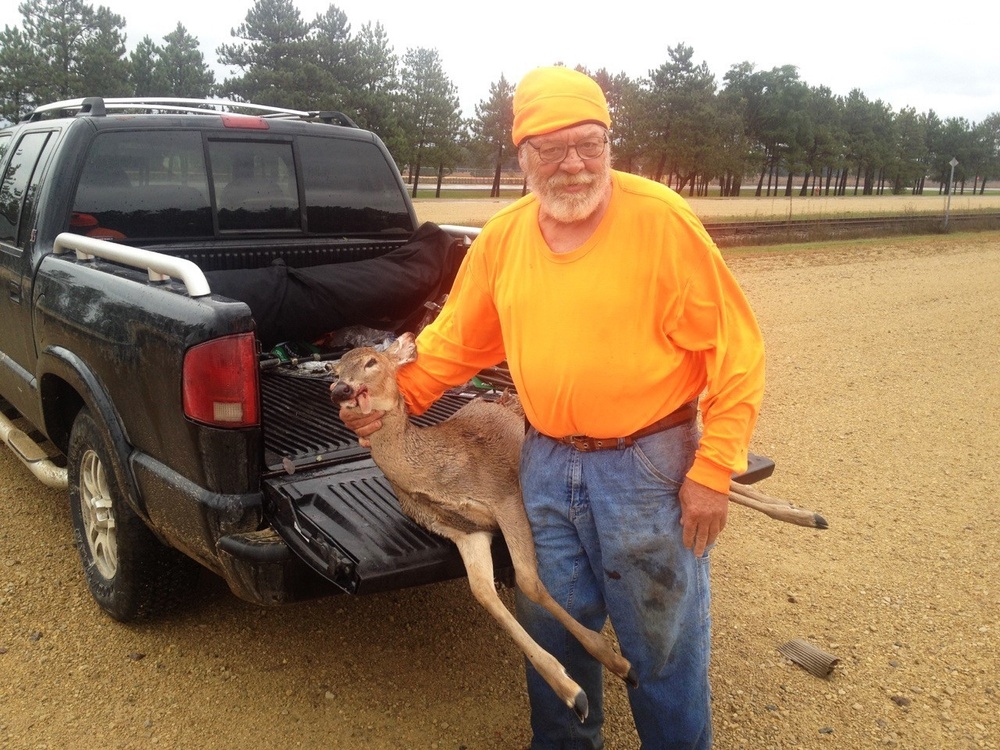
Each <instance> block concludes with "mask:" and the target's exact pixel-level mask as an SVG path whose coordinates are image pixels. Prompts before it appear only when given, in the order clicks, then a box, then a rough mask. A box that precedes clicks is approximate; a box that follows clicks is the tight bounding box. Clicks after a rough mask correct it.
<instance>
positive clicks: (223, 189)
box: [70, 130, 412, 240]
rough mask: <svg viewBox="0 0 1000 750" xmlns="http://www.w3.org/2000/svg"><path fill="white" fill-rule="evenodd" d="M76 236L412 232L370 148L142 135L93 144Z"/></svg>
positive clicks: (395, 187)
mask: <svg viewBox="0 0 1000 750" xmlns="http://www.w3.org/2000/svg"><path fill="white" fill-rule="evenodd" d="M303 199H304V202H305V208H304V210H303V206H302V202H303ZM213 201H214V203H213ZM70 229H71V230H72V231H75V232H79V233H81V234H86V235H89V236H92V237H102V238H105V239H142V240H153V239H171V238H193V237H212V236H216V235H220V234H221V235H226V234H231V233H240V232H253V233H274V232H278V233H281V234H288V233H300V234H301V233H308V234H324V235H329V234H338V235H345V234H357V233H366V234H370V233H373V232H385V231H393V230H402V231H411V230H412V224H411V219H410V214H409V210H408V204H407V202H406V197H405V195H404V193H403V191H402V189H401V188H400V186H399V183H398V181H397V179H396V174H395V171H394V169H393V168H392V167H391V165H390V162H388V161H387V160H386V159H385V158H384V157H383V155H382V152H381V151H380V150H379V149H378V148H377V147H376V146H375V145H374V144H372V143H369V142H364V141H355V140H347V139H340V138H323V137H318V136H300V137H299V138H298V140H297V141H295V140H292V139H289V138H285V139H283V140H282V139H280V138H276V139H269V140H265V139H250V140H234V139H231V138H226V137H216V136H214V135H209V136H208V137H207V138H206V139H204V140H203V138H202V133H201V132H199V131H149V130H146V131H116V132H106V133H101V134H100V135H98V136H97V137H96V138H95V139H94V142H93V144H92V146H91V148H90V151H89V152H88V154H87V159H86V163H85V165H84V169H83V172H82V174H81V178H80V183H79V187H78V188H77V193H76V198H75V200H74V204H73V215H72V219H71V226H70Z"/></svg>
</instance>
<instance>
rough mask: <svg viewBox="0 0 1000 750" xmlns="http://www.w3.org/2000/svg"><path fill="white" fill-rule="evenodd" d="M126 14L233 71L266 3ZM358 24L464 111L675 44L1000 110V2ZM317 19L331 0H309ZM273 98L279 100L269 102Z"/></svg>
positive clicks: (550, 5)
mask: <svg viewBox="0 0 1000 750" xmlns="http://www.w3.org/2000/svg"><path fill="white" fill-rule="evenodd" d="M90 3H91V5H93V6H94V7H96V6H98V5H107V6H108V7H109V8H111V9H112V10H113V11H114V12H116V13H118V14H119V15H121V16H124V18H125V20H126V22H127V23H126V28H125V31H126V34H127V36H128V41H127V45H128V48H129V50H131V49H133V48H134V47H135V45H136V43H137V42H138V41H139V40H140V39H142V37H143V36H146V35H148V36H150V37H151V38H152V39H153V40H154V41H155V42H157V43H162V41H163V36H164V35H165V34H167V33H169V32H170V31H172V30H173V29H174V27H175V26H176V24H177V22H178V21H180V22H181V23H183V24H184V25H185V27H186V28H187V29H188V31H189V32H190V33H191V34H192V35H193V36H195V37H197V38H198V40H199V42H200V48H201V51H202V53H203V54H204V55H205V59H206V61H207V62H208V63H209V65H211V66H212V67H213V68H214V69H215V70H216V77H217V78H219V79H221V78H222V76H223V75H225V74H226V73H228V72H230V71H225V70H223V69H222V68H220V67H218V64H217V61H216V55H215V50H216V48H217V47H218V46H219V45H220V44H223V43H227V42H232V41H233V38H232V37H231V35H230V31H231V29H232V28H233V27H235V26H237V25H238V24H239V23H241V22H242V21H243V19H244V18H245V17H246V13H247V11H248V10H249V9H250V8H251V7H252V5H253V0H231V1H228V2H205V0H167V2H156V3H152V2H147V1H146V0H138V1H137V0H103V1H102V0H90ZM333 4H334V5H336V6H337V7H339V8H340V9H341V10H343V11H344V12H345V13H346V14H347V18H348V21H349V22H350V24H351V27H352V29H353V30H355V31H357V30H358V29H360V27H361V26H362V25H363V24H364V23H366V22H369V21H373V22H374V21H378V22H381V23H382V25H383V26H384V27H385V29H386V33H387V35H388V38H389V41H390V42H391V44H392V45H393V47H394V49H395V52H396V53H397V54H398V55H399V56H400V57H402V55H403V54H404V53H405V52H406V50H407V49H409V48H412V47H429V48H434V49H437V50H438V53H439V54H440V56H441V60H442V63H443V66H444V70H445V73H446V74H447V75H448V76H449V77H450V78H451V80H452V82H453V83H454V84H455V86H456V87H457V89H458V94H459V98H460V101H461V104H462V110H463V114H464V115H465V116H466V117H471V116H472V115H473V114H474V109H473V108H474V106H475V104H476V103H477V102H480V101H482V100H483V99H485V98H486V97H487V96H488V94H489V87H490V84H491V83H493V82H495V81H497V80H499V78H500V75H501V74H503V75H504V76H506V78H507V80H509V81H511V82H512V83H516V82H517V80H518V79H520V77H521V76H522V75H523V74H524V73H526V72H527V71H528V70H530V69H531V68H534V67H536V66H539V65H549V64H553V63H556V62H561V63H565V64H566V65H569V66H571V67H572V66H575V65H577V64H581V65H584V66H586V67H587V68H589V69H590V70H592V71H596V70H598V69H600V68H602V67H603V68H606V69H607V70H608V71H609V72H611V73H625V74H627V75H629V76H630V77H632V78H643V77H646V76H648V74H649V71H650V70H653V69H655V68H657V67H659V66H660V65H661V64H663V63H664V62H666V61H667V50H668V48H670V47H672V46H674V45H676V44H678V43H681V42H683V43H684V44H687V45H689V46H691V47H693V48H694V60H695V62H696V63H700V62H702V61H705V62H707V63H708V66H709V68H710V69H711V71H712V72H713V73H714V74H715V76H716V81H717V83H718V84H719V85H720V87H721V84H722V76H723V75H724V74H725V72H726V71H727V70H728V69H729V68H730V67H731V66H732V65H734V64H736V63H740V62H743V61H749V62H752V63H754V65H755V66H756V68H757V69H758V70H760V69H765V70H768V69H770V68H773V67H777V66H780V65H795V66H796V67H797V68H798V69H799V76H800V78H801V79H802V80H803V81H805V82H806V83H808V84H809V85H811V86H819V85H825V86H828V87H829V88H831V89H832V90H833V92H834V93H835V94H841V95H844V94H847V93H848V92H849V91H850V90H851V89H853V88H859V89H861V90H862V91H863V92H864V93H865V95H866V96H868V98H869V99H873V100H874V99H881V100H882V101H884V102H886V103H887V104H889V105H890V106H891V107H892V108H893V109H894V110H895V111H899V110H900V109H902V108H903V107H907V106H912V107H915V108H916V109H917V111H918V112H926V111H927V110H931V109H933V110H934V111H935V112H936V113H937V114H938V116H939V117H941V118H942V119H946V118H948V117H965V118H967V119H969V120H971V121H973V122H978V121H981V120H982V119H984V118H985V117H986V116H988V115H989V114H991V113H993V112H998V111H1000V43H998V41H997V33H998V30H1000V2H998V1H997V0H969V1H968V2H961V3H959V2H955V3H934V4H923V3H916V2H905V3H904V2H899V1H898V0H863V1H862V0H825V1H823V2H820V1H819V0H795V1H794V2H788V1H787V0H765V1H764V2H748V1H747V0H700V1H699V0H687V1H686V2H684V3H677V2H671V1H670V0H605V1H604V2H588V1H587V0H582V1H581V2H576V3H569V2H558V3H556V2H552V1H551V0H535V1H534V2H524V1H523V0H509V1H508V2H483V0H464V1H463V2H454V1H452V0H421V1H417V0H406V1H405V2H404V1H403V0H338V1H337V2H335V3H333ZM17 5H18V0H0V9H4V11H5V12H4V13H3V19H4V22H6V23H12V24H13V23H19V21H20V14H19V13H18V12H17ZM295 5H296V7H297V8H298V9H299V11H300V12H301V14H302V17H303V19H305V20H311V19H313V18H314V17H315V16H316V15H317V14H319V13H322V12H324V11H325V10H326V9H327V8H328V7H329V6H330V2H329V1H328V0H295ZM258 103H260V104H266V103H267V102H258Z"/></svg>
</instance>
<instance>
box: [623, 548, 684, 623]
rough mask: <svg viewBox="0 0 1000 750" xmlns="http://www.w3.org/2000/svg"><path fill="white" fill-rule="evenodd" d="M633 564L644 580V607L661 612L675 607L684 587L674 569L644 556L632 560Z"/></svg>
mask: <svg viewBox="0 0 1000 750" xmlns="http://www.w3.org/2000/svg"><path fill="white" fill-rule="evenodd" d="M633 563H634V565H635V567H636V569H637V570H639V571H640V572H641V573H642V574H643V575H644V577H645V578H646V581H645V586H644V589H645V591H643V597H642V598H643V602H644V603H645V605H646V607H648V608H649V609H651V610H657V611H661V612H662V611H664V610H666V609H667V608H668V607H672V606H676V604H677V602H678V601H679V600H680V599H681V598H682V597H683V596H684V591H685V589H686V586H685V583H684V580H683V579H682V578H681V577H679V576H678V575H677V573H676V572H675V571H674V569H673V568H672V567H670V566H669V565H667V564H664V562H663V561H662V560H655V559H652V558H650V557H645V556H643V557H635V558H633Z"/></svg>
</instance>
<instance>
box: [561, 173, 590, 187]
mask: <svg viewBox="0 0 1000 750" xmlns="http://www.w3.org/2000/svg"><path fill="white" fill-rule="evenodd" d="M596 180H597V176H596V175H594V174H582V173H581V174H574V175H553V176H552V177H550V178H549V185H551V186H552V187H570V186H573V185H593V184H594V182H595V181H596Z"/></svg>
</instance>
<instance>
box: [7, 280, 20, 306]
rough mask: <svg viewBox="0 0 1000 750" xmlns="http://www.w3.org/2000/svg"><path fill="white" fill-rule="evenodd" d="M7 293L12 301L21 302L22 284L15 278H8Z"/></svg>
mask: <svg viewBox="0 0 1000 750" xmlns="http://www.w3.org/2000/svg"><path fill="white" fill-rule="evenodd" d="M7 295H8V296H9V297H10V298H11V300H12V301H14V302H17V303H18V304H20V303H21V284H20V283H19V282H17V281H14V280H13V279H8V280H7Z"/></svg>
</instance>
